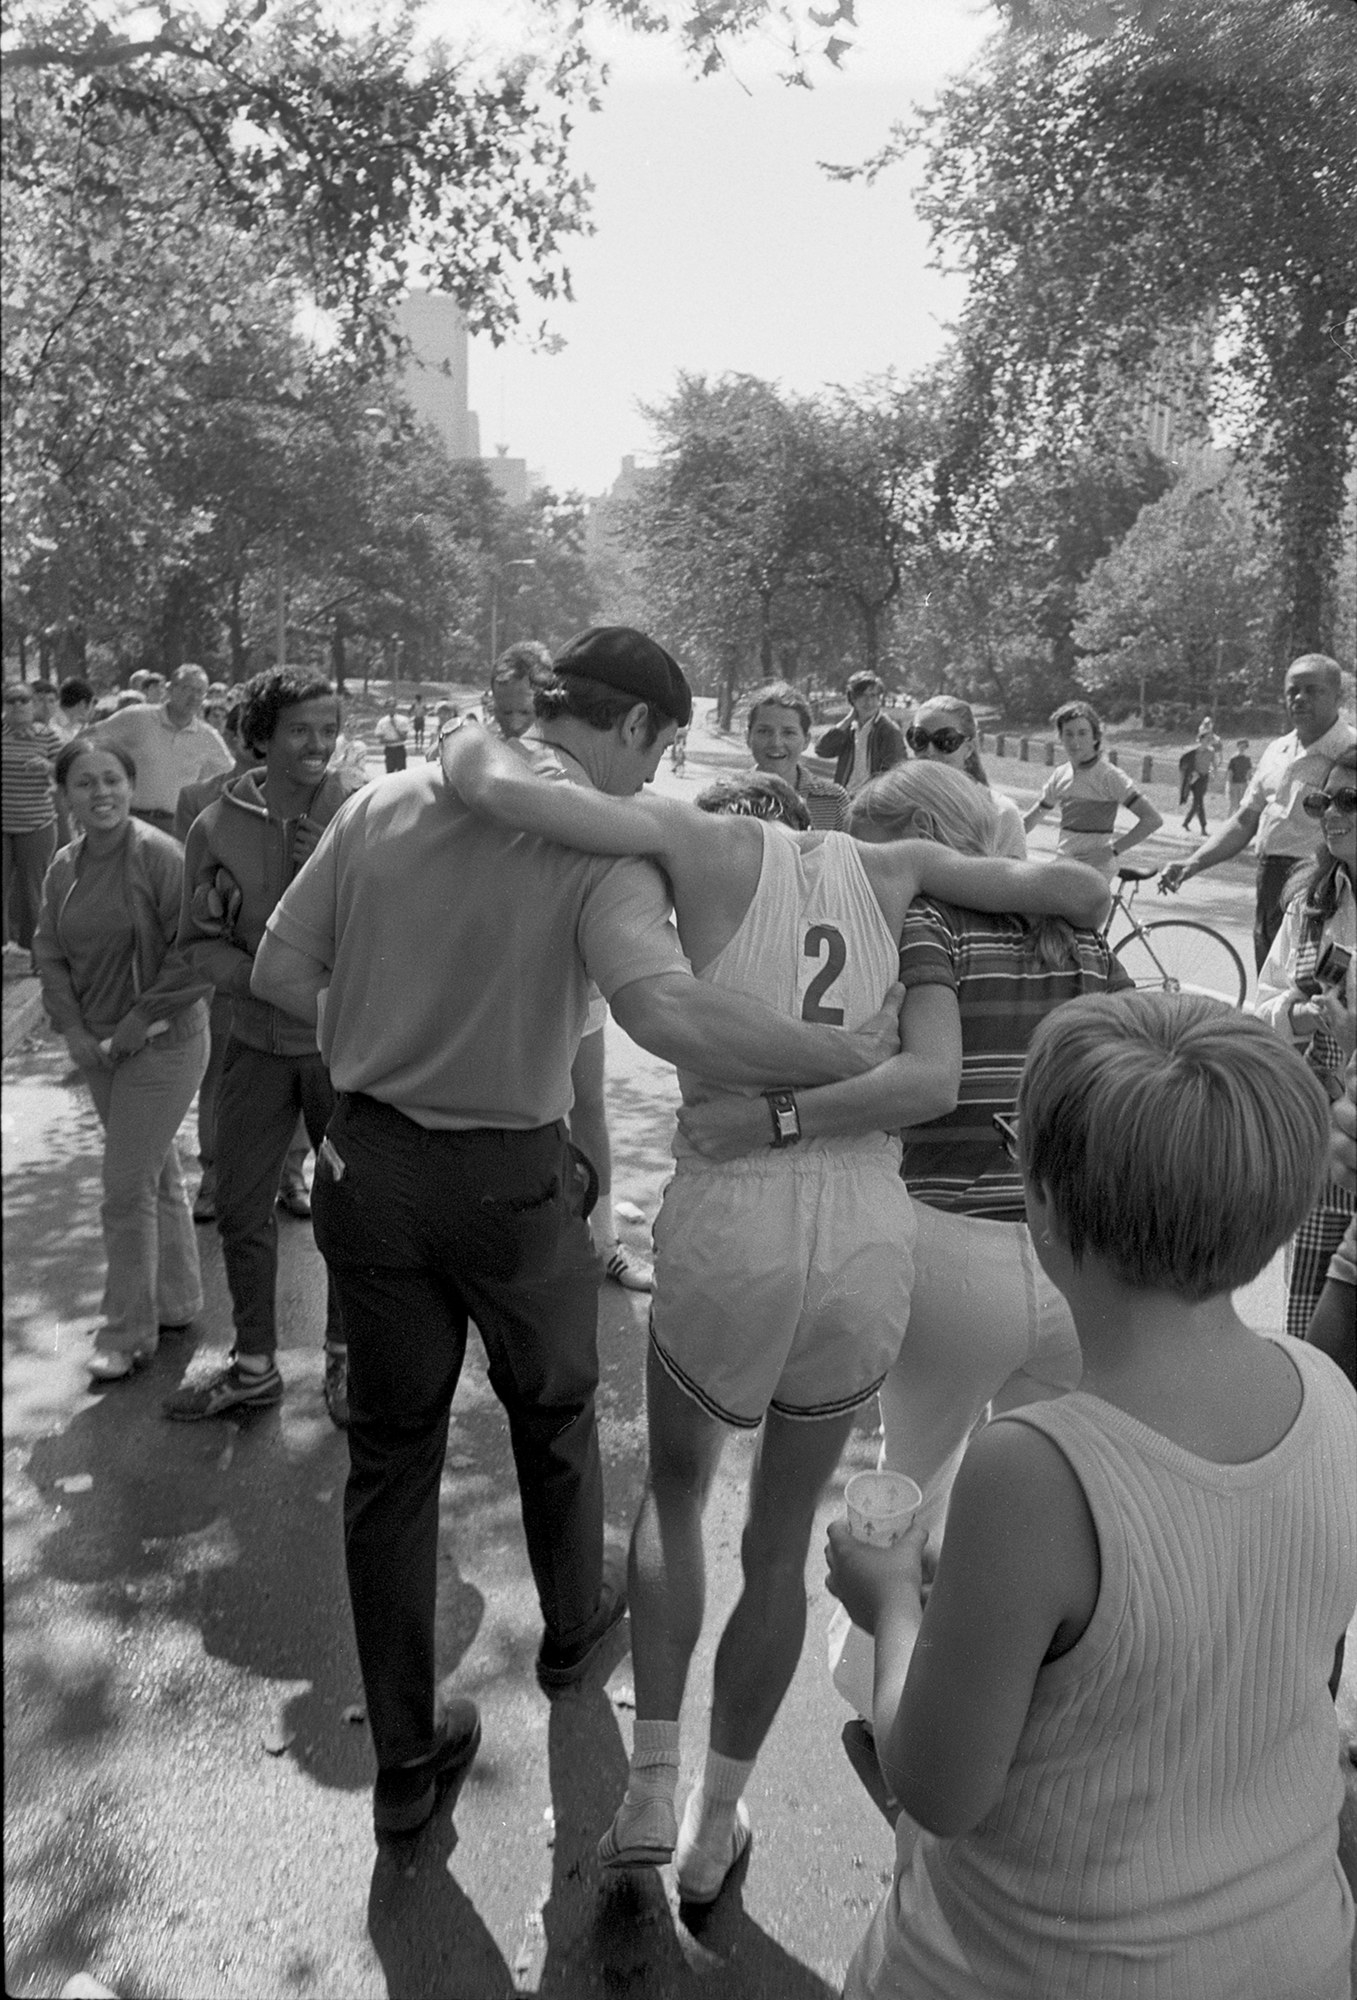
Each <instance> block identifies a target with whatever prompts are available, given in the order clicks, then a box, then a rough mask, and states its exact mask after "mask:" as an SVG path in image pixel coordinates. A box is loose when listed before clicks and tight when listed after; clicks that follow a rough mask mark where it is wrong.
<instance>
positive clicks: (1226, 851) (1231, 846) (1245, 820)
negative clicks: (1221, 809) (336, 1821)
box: [1159, 806, 1263, 895]
mask: <svg viewBox="0 0 1357 2000" xmlns="http://www.w3.org/2000/svg"><path fill="white" fill-rule="evenodd" d="M1262 817H1263V815H1262V814H1261V813H1260V812H1255V811H1254V810H1253V808H1252V807H1250V806H1241V807H1240V808H1239V811H1238V812H1237V813H1236V814H1235V815H1234V817H1233V819H1227V820H1226V822H1225V824H1224V826H1219V827H1217V828H1216V830H1215V832H1214V833H1213V834H1212V835H1211V837H1210V839H1209V840H1204V841H1203V842H1202V844H1201V846H1200V847H1199V848H1198V849H1197V851H1196V853H1195V854H1193V855H1189V857H1188V859H1187V860H1186V861H1170V863H1169V865H1168V867H1167V868H1165V869H1164V871H1163V872H1162V874H1161V875H1160V877H1159V886H1160V888H1161V889H1163V890H1166V891H1167V893H1168V894H1169V895H1173V894H1174V892H1175V891H1176V890H1178V889H1180V888H1181V887H1182V885H1183V883H1184V882H1190V881H1191V880H1192V877H1193V876H1194V875H1200V874H1201V873H1202V872H1203V870H1205V869H1207V868H1215V867H1217V866H1218V865H1219V864H1220V863H1221V862H1222V861H1228V860H1229V859H1230V857H1231V855H1234V854H1240V853H1242V852H1243V850H1244V849H1245V848H1246V847H1247V846H1248V844H1249V842H1250V841H1251V840H1252V839H1253V836H1254V835H1255V833H1257V831H1258V824H1259V821H1260V820H1261V819H1262Z"/></svg>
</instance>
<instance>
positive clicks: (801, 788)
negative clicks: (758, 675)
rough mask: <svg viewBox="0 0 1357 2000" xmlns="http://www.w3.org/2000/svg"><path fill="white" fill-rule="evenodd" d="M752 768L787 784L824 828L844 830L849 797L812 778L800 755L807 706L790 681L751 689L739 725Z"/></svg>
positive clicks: (806, 734)
mask: <svg viewBox="0 0 1357 2000" xmlns="http://www.w3.org/2000/svg"><path fill="white" fill-rule="evenodd" d="M745 741H746V742H747V743H748V745H749V754H750V756H751V757H752V758H753V759H754V769H755V770H756V771H762V772H763V773H764V774H765V775H766V776H767V777H770V778H781V779H782V780H783V781H784V783H786V784H788V785H790V786H791V788H792V790H793V791H794V792H795V793H796V795H797V797H798V798H800V799H801V800H802V801H803V802H804V804H805V808H806V811H807V812H808V813H809V815H810V823H811V825H812V826H813V827H818V828H819V829H820V830H821V831H822V832H825V833H847V831H848V812H849V801H848V793H847V792H846V791H845V790H844V788H843V786H842V785H836V784H835V783H834V782H833V781H832V779H829V778H817V777H815V776H814V774H813V773H812V772H810V771H808V770H806V768H805V766H804V765H803V764H802V762H801V759H802V758H803V757H804V756H805V754H806V751H807V750H808V749H809V748H810V707H809V704H808V703H807V701H806V698H805V696H804V695H802V694H799V693H798V692H797V690H796V689H795V688H794V687H793V686H792V685H791V683H790V681H767V682H765V684H764V685H763V686H762V687H761V688H756V689H755V690H754V696H753V699H752V700H751V702H750V704H749V720H748V722H747V723H746V724H745Z"/></svg>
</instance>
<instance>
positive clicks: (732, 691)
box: [717, 653, 772, 735]
mask: <svg viewBox="0 0 1357 2000" xmlns="http://www.w3.org/2000/svg"><path fill="white" fill-rule="evenodd" d="M739 674H740V657H739V654H738V653H727V654H726V663H725V666H724V667H723V668H722V671H721V699H720V703H719V705H718V715H717V723H718V727H719V728H720V730H721V733H722V735H726V734H728V733H729V730H730V727H731V724H732V722H733V721H734V718H735V695H736V692H737V690H738V688H739ZM764 678H765V679H766V680H771V679H772V675H771V673H765V675H764Z"/></svg>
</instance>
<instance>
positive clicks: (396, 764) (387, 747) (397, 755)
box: [382, 743, 405, 771]
mask: <svg viewBox="0 0 1357 2000" xmlns="http://www.w3.org/2000/svg"><path fill="white" fill-rule="evenodd" d="M382 755H383V757H384V758H385V759H386V768H387V770H388V771H403V770H404V769H405V745H404V744H403V743H384V744H383V745H382Z"/></svg>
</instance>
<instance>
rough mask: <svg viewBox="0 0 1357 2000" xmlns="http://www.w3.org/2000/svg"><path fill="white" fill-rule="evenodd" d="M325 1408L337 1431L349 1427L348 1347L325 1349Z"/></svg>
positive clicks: (328, 1347)
mask: <svg viewBox="0 0 1357 2000" xmlns="http://www.w3.org/2000/svg"><path fill="white" fill-rule="evenodd" d="M325 1407H326V1409H327V1410H328V1411H329V1412H330V1422H331V1423H332V1424H333V1425H334V1427H335V1429H336V1430H337V1431H343V1430H347V1429H348V1427H349V1350H348V1348H347V1347H330V1346H328V1345H327V1347H326V1349H325Z"/></svg>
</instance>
